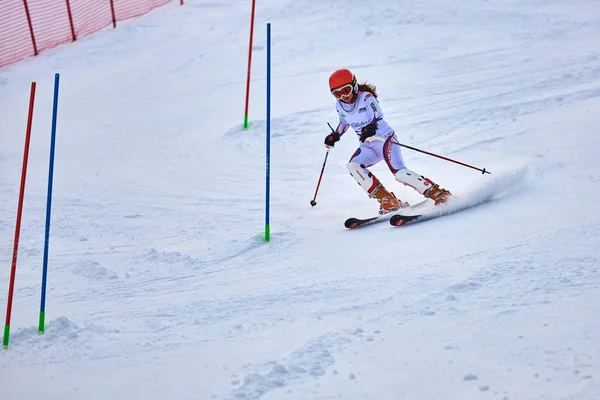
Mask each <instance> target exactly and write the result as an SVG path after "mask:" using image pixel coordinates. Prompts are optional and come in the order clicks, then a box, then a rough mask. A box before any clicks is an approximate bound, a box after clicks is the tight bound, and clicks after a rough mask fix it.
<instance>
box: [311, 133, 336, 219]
mask: <svg viewBox="0 0 600 400" xmlns="http://www.w3.org/2000/svg"><path fill="white" fill-rule="evenodd" d="M327 125H329V129H331V132H335V131H334V130H333V127H332V126H331V125H330V124H329V122H328V123H327ZM329 150H331V148H330V147H328V148H327V152H326V153H325V160H324V161H323V168H321V175H319V181H318V182H317V189H316V190H315V197H313V199H312V200H311V201H310V205H311V206H313V207H314V206H316V205H317V193H318V192H319V186H321V178H323V172H324V171H325V164H327V156H328V155H329Z"/></svg>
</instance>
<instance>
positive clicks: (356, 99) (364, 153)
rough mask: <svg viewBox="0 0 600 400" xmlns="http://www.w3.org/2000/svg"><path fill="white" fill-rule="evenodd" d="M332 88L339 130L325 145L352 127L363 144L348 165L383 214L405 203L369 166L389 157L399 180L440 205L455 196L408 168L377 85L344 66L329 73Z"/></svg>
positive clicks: (391, 168)
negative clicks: (385, 111) (380, 99)
mask: <svg viewBox="0 0 600 400" xmlns="http://www.w3.org/2000/svg"><path fill="white" fill-rule="evenodd" d="M329 89H330V90H331V94H332V95H333V96H334V97H335V98H336V99H337V101H336V105H335V107H336V109H337V112H338V115H339V118H340V122H339V124H338V126H337V128H336V129H335V131H334V132H332V133H330V134H329V135H327V136H326V137H325V146H327V147H328V148H331V147H333V146H335V143H336V142H337V141H339V140H340V138H341V136H342V135H343V134H344V133H345V132H346V131H347V130H348V128H349V127H352V129H353V130H354V132H356V134H357V136H358V138H359V141H360V144H359V146H358V149H357V150H356V151H355V152H354V154H353V155H352V157H351V158H350V162H349V163H348V164H347V165H346V166H347V167H348V171H350V175H352V177H353V178H354V179H355V180H356V182H358V184H359V185H360V187H361V188H363V190H364V191H365V192H367V194H368V195H369V197H370V198H375V199H377V201H378V202H379V212H380V213H381V214H385V213H388V212H391V211H395V210H398V209H399V208H401V207H403V206H405V203H402V202H401V201H399V200H398V199H397V198H396V196H395V195H394V194H393V193H390V192H388V191H387V189H386V188H385V187H383V185H382V184H381V182H379V179H377V177H376V176H375V175H373V174H372V173H371V172H370V171H369V170H368V169H367V168H368V167H370V166H372V165H374V164H377V163H378V162H380V161H381V160H385V163H386V164H387V166H388V168H389V169H390V171H391V172H392V174H394V177H395V178H396V180H397V181H398V182H400V183H403V184H404V185H406V186H410V187H412V188H413V189H415V190H416V191H417V192H419V193H420V194H422V195H423V196H425V197H426V198H429V199H431V200H433V201H434V202H435V205H436V206H437V205H440V204H443V203H445V202H446V201H447V200H448V199H449V198H450V197H451V196H452V195H451V193H450V192H449V191H448V190H446V189H442V188H440V187H439V185H437V184H436V183H434V182H433V181H431V180H430V179H428V178H425V177H424V176H422V175H420V174H418V173H416V172H414V171H411V170H409V169H407V168H406V166H405V165H404V160H403V159H402V152H401V151H400V146H398V145H395V144H394V142H396V143H398V138H397V136H396V134H395V133H394V131H393V129H392V128H391V127H390V126H389V125H388V124H387V122H386V121H385V120H384V119H383V112H382V110H381V107H380V106H379V102H378V101H377V91H376V89H375V86H373V85H370V84H367V83H366V82H365V83H362V84H359V83H358V82H357V81H356V77H355V76H354V74H353V73H352V72H351V71H350V70H348V69H340V70H337V71H335V72H334V73H332V74H331V76H330V77H329Z"/></svg>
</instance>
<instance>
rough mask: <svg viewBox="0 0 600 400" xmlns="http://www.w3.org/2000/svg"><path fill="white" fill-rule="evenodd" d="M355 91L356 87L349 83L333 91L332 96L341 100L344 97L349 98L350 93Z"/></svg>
mask: <svg viewBox="0 0 600 400" xmlns="http://www.w3.org/2000/svg"><path fill="white" fill-rule="evenodd" d="M353 91H354V85H353V84H351V83H347V84H345V85H344V86H340V87H338V88H335V89H331V94H332V95H333V97H335V98H336V99H341V98H342V97H346V96H349V95H350V93H352V92H353Z"/></svg>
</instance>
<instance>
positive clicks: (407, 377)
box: [0, 0, 600, 400]
mask: <svg viewBox="0 0 600 400" xmlns="http://www.w3.org/2000/svg"><path fill="white" fill-rule="evenodd" d="M248 3H249V2H247V1H241V0H235V1H229V2H226V4H225V5H222V4H221V3H220V2H208V1H200V0H198V1H193V0H188V1H186V4H185V5H184V6H183V7H179V6H175V5H169V6H166V7H162V8H160V9H157V10H154V11H153V12H151V13H150V14H149V15H146V16H144V17H141V18H138V19H135V20H132V21H128V22H127V23H125V24H123V25H121V27H120V28H118V29H116V30H114V31H113V30H107V31H106V32H100V33H98V34H95V35H92V36H90V37H87V38H84V39H83V40H80V41H78V42H77V43H74V44H69V45H65V46H60V47H58V48H55V49H53V50H50V51H47V52H45V53H42V54H41V55H40V56H39V57H35V58H31V59H28V60H25V61H24V62H21V63H18V64H15V65H12V66H9V67H7V68H3V69H0V144H1V146H0V170H1V174H0V193H1V196H0V216H1V218H0V265H2V267H1V268H0V306H1V307H2V308H3V309H4V308H5V305H6V303H5V301H6V298H7V292H8V282H9V272H10V262H11V256H12V243H13V233H14V227H15V226H14V224H15V216H16V206H17V197H18V189H19V180H20V168H21V162H22V161H21V157H22V152H23V142H24V131H25V123H26V110H27V102H28V96H29V85H30V82H31V81H36V82H37V83H38V93H37V100H36V117H35V118H34V125H33V127H34V131H33V137H32V143H31V153H30V165H29V170H28V184H27V188H26V195H25V210H24V216H23V223H22V231H21V247H20V252H19V264H18V270H17V280H16V290H15V296H14V306H13V316H12V323H11V342H10V346H9V349H8V350H7V351H2V352H0V383H1V384H2V387H3V388H4V393H6V396H7V397H6V398H7V399H33V398H37V397H39V396H42V395H43V396H45V398H50V399H106V398H110V399H131V398H146V399H158V398H172V399H231V398H250V399H256V398H261V399H283V398H285V399H326V398H327V399H329V398H343V399H480V398H481V399H577V400H580V399H586V400H591V399H598V398H600V383H599V379H600V307H599V306H598V293H600V291H599V290H600V269H599V268H600V260H599V256H598V248H599V247H600V236H599V235H600V218H599V217H598V216H597V211H598V209H599V208H598V198H600V187H599V180H598V174H597V172H596V171H597V170H598V167H600V162H599V161H598V159H597V151H598V149H599V147H600V146H599V145H600V137H599V136H598V131H599V129H600V117H599V115H600V113H599V111H598V110H600V57H599V56H598V54H600V41H598V37H600V4H598V3H597V2H594V1H592V0H580V1H568V0H563V1H558V0H531V1H517V0H514V1H510V2H507V1H502V2H500V1H475V0H466V1H463V2H456V1H450V0H442V1H433V0H419V1H413V2H387V3H385V2H375V3H373V2H364V1H359V0H348V1H346V2H343V3H340V2H337V1H333V0H323V1H320V2H318V3H316V2H309V1H308V0H297V1H294V2H292V1H276V0H266V1H260V2H258V3H259V4H258V5H257V10H256V15H257V21H256V32H255V43H254V56H253V62H254V64H253V71H252V87H251V89H252V92H251V107H250V119H251V120H252V123H253V124H252V127H251V129H249V130H247V131H244V130H243V129H241V123H242V122H243V109H244V90H245V78H246V75H245V73H246V69H245V68H246V61H247V60H246V57H247V53H246V52H247V45H248V44H247V34H248V31H249V15H250V6H249V4H248ZM380 3H381V4H380ZM382 4H387V5H382ZM266 22H271V23H272V30H273V53H272V56H273V73H272V79H273V80H272V95H273V106H272V117H273V118H272V144H271V146H272V152H273V154H272V161H271V178H272V181H271V194H272V197H271V201H272V205H271V232H272V241H271V243H268V244H265V243H262V241H261V238H262V235H263V229H264V189H265V187H264V185H265V182H264V181H265V177H264V170H265V160H264V152H265V139H264V136H265V120H264V118H265V117H264V116H265V75H266V74H265V58H266V57H265V56H266V54H265V50H266V47H265V37H266V28H265V24H266ZM340 67H349V68H351V69H352V70H353V71H354V72H355V73H356V75H357V77H358V79H359V80H360V81H362V80H368V81H370V82H372V83H374V84H376V85H377V86H378V89H379V92H380V102H381V105H382V107H383V110H384V112H385V114H386V118H387V120H388V122H389V123H390V124H391V125H392V126H393V127H394V128H395V129H396V131H397V133H398V135H399V137H400V141H401V142H403V143H406V144H409V145H411V146H414V147H418V148H422V149H425V150H428V151H431V152H434V153H438V154H442V155H445V156H447V157H452V158H456V159H458V160H461V161H463V162H466V163H469V164H473V165H477V166H479V167H485V168H486V169H488V170H489V171H491V172H492V174H491V175H486V176H482V175H481V174H479V173H477V172H476V171H472V170H469V169H466V168H464V167H461V166H458V165H455V164H450V163H447V162H445V161H442V160H439V159H435V158H432V157H428V156H426V155H423V154H419V153H415V152H411V151H409V150H403V151H404V157H405V160H406V162H407V164H408V166H409V167H410V168H411V169H414V170H416V171H418V172H420V173H422V174H424V175H426V176H428V177H430V178H432V179H433V180H435V181H438V182H440V183H441V184H442V186H444V187H447V188H449V189H450V190H452V191H453V193H455V194H457V195H459V196H463V198H464V197H466V196H474V197H475V198H483V197H490V196H491V197H493V200H492V201H489V202H487V203H485V204H483V205H481V206H478V207H476V208H473V209H471V210H468V211H464V212H461V213H457V214H454V215H449V216H445V217H443V218H439V219H435V220H431V221H428V222H424V223H421V224H418V225H414V226H410V227H408V226H407V227H404V228H398V229H396V228H392V227H390V226H388V225H386V224H382V225H377V226H373V227H369V228H364V229H361V230H357V231H347V230H345V229H344V228H343V222H344V220H345V219H346V218H347V217H350V216H368V215H371V214H373V213H374V212H375V210H376V209H377V204H376V203H374V202H373V201H372V200H369V199H368V198H367V196H366V195H365V194H364V193H363V192H362V191H361V189H360V188H359V187H358V186H357V185H356V183H355V182H354V181H353V180H352V178H351V177H350V176H348V174H347V171H346V168H345V163H346V162H347V160H348V159H349V157H350V155H351V154H352V152H353V151H354V149H355V148H356V146H357V141H356V139H355V138H354V137H353V134H351V133H349V134H348V135H346V136H344V137H343V139H342V141H341V142H340V143H339V144H338V145H336V148H335V149H334V150H332V151H331V153H330V154H329V160H328V164H327V167H326V170H325V175H324V178H323V182H322V184H321V189H320V191H319V195H318V198H317V201H318V205H317V206H316V207H314V208H311V207H310V205H309V201H310V200H311V199H312V196H313V194H314V189H315V185H316V183H317V179H318V174H319V172H320V168H321V165H322V162H323V157H324V155H325V149H324V147H323V144H322V141H323V137H324V136H325V134H326V133H327V131H328V127H327V125H326V123H327V122H330V123H332V124H334V123H335V122H336V119H335V118H336V115H335V110H334V104H333V99H332V97H331V96H330V94H329V93H328V87H327V78H328V76H329V74H330V73H331V72H332V71H333V70H335V69H337V68H340ZM55 72H59V73H61V93H60V104H59V108H60V110H59V123H58V136H57V149H56V164H55V181H54V198H53V201H54V204H53V205H54V206H53V214H52V232H51V240H50V242H51V247H50V271H49V281H48V298H47V321H48V326H47V329H46V333H45V334H44V335H43V336H38V335H37V333H36V322H37V316H38V309H39V292H40V281H41V264H42V251H43V235H44V222H45V220H44V219H45V202H46V183H47V182H46V180H47V169H48V149H49V134H50V118H51V107H52V104H51V102H52V89H53V88H52V85H53V78H54V73H55ZM372 170H373V172H374V173H375V174H376V175H377V176H378V177H379V178H380V179H381V180H382V181H383V182H384V183H385V184H386V185H387V186H388V187H389V188H391V189H392V190H393V191H394V192H395V193H396V194H397V195H398V196H399V197H400V198H402V199H403V200H404V199H406V200H408V201H415V200H418V198H419V196H418V195H417V194H415V193H414V192H412V191H411V190H410V189H408V188H405V187H403V186H400V185H399V184H397V183H395V182H394V181H393V178H392V177H391V175H390V174H389V172H388V171H386V168H385V166H384V165H377V166H375V167H374V168H373V169H372ZM2 398H3V399H4V395H3V396H2Z"/></svg>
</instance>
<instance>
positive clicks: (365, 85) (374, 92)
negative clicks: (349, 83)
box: [358, 82, 377, 98]
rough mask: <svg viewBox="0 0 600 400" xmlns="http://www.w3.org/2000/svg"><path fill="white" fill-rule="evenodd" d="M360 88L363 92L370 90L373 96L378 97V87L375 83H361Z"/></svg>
mask: <svg viewBox="0 0 600 400" xmlns="http://www.w3.org/2000/svg"><path fill="white" fill-rule="evenodd" d="M358 90H359V91H361V92H369V93H371V94H372V95H373V97H375V98H377V88H376V87H375V85H372V84H370V83H368V82H363V83H359V84H358Z"/></svg>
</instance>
